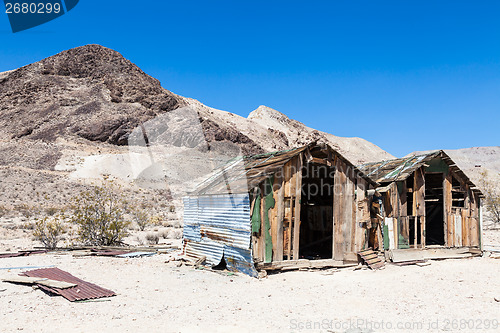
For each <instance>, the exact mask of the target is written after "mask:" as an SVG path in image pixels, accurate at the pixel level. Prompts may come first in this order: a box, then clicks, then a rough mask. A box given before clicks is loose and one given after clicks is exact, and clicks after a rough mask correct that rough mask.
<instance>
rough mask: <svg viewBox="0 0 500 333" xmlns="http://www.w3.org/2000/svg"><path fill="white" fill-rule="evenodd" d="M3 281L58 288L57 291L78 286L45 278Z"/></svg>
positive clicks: (13, 277) (15, 278) (17, 278)
mask: <svg viewBox="0 0 500 333" xmlns="http://www.w3.org/2000/svg"><path fill="white" fill-rule="evenodd" d="M2 281H4V282H11V283H21V284H41V285H43V286H47V287H51V288H57V289H67V288H72V287H76V286H77V284H75V283H69V282H64V281H57V280H49V279H44V278H39V277H29V276H12V277H8V278H5V279H2Z"/></svg>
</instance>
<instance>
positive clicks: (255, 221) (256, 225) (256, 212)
mask: <svg viewBox="0 0 500 333" xmlns="http://www.w3.org/2000/svg"><path fill="white" fill-rule="evenodd" d="M259 232H260V194H259V195H257V197H256V198H255V204H254V206H253V212H252V233H254V234H258V233H259Z"/></svg>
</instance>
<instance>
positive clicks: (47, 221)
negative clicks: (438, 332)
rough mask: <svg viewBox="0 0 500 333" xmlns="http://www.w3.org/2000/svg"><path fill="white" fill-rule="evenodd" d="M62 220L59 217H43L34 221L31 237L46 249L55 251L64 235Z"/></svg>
mask: <svg viewBox="0 0 500 333" xmlns="http://www.w3.org/2000/svg"><path fill="white" fill-rule="evenodd" d="M62 221H63V218H62V217H60V216H52V217H44V218H42V219H40V220H38V221H36V223H35V226H34V230H33V236H34V238H35V239H36V240H38V241H40V242H41V243H42V244H43V246H45V247H46V248H48V249H51V250H52V249H55V248H56V247H57V243H58V242H59V241H60V240H61V238H62V234H63V233H64V227H63V223H62Z"/></svg>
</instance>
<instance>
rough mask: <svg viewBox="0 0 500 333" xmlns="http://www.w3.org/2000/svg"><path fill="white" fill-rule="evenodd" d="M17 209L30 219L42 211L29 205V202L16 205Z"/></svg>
mask: <svg viewBox="0 0 500 333" xmlns="http://www.w3.org/2000/svg"><path fill="white" fill-rule="evenodd" d="M16 210H17V211H18V212H19V213H21V215H23V216H24V217H25V218H27V219H29V218H30V217H33V216H34V215H36V214H38V213H40V209H39V208H38V207H35V206H29V205H27V204H20V205H17V206H16Z"/></svg>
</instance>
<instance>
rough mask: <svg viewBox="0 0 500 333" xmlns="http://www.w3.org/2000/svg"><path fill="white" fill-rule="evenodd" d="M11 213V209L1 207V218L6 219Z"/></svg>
mask: <svg viewBox="0 0 500 333" xmlns="http://www.w3.org/2000/svg"><path fill="white" fill-rule="evenodd" d="M8 213H9V209H8V208H7V207H5V206H4V205H0V217H4V216H5V215H7V214H8Z"/></svg>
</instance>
